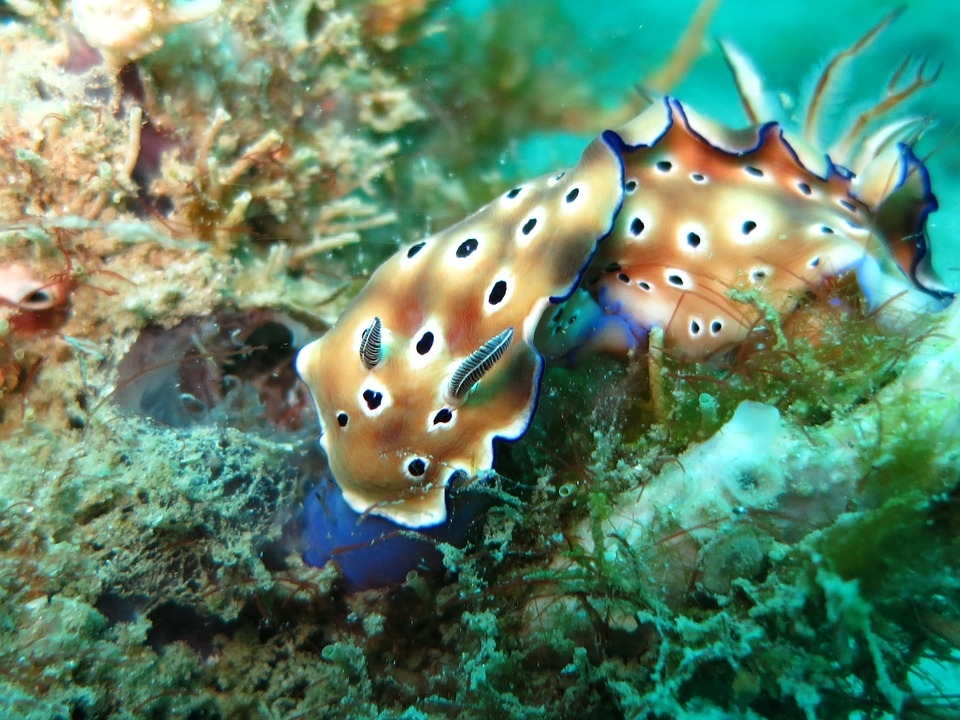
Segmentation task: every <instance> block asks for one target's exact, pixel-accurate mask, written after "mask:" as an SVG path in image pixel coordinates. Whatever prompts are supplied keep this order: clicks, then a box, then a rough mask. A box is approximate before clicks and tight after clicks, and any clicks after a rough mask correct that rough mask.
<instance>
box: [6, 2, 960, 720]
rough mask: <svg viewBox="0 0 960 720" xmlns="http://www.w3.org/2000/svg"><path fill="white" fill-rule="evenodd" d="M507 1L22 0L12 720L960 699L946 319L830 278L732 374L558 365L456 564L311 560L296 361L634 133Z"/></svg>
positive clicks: (957, 461)
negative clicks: (437, 236) (356, 304)
mask: <svg viewBox="0 0 960 720" xmlns="http://www.w3.org/2000/svg"><path fill="white" fill-rule="evenodd" d="M709 4H710V3H705V5H709ZM510 5H511V4H510V3H499V4H498V3H494V4H493V10H492V11H490V12H488V13H486V14H485V15H484V16H483V17H482V18H481V19H480V20H477V19H471V18H469V17H466V16H459V15H455V14H454V15H451V11H450V9H449V8H446V7H444V4H443V3H439V2H430V0H351V1H349V2H347V1H344V2H335V1H334V0H281V1H279V2H271V1H268V0H244V2H242V3H239V2H238V3H219V2H216V0H213V1H210V0H193V1H183V0H136V2H133V3H123V2H103V3H93V2H87V1H85V0H75V1H73V2H71V1H68V0H62V1H60V2H54V3H40V2H33V1H32V0H16V1H12V2H8V3H7V4H6V5H5V6H4V7H3V8H0V72H2V75H3V80H2V82H0V99H2V102H0V176H2V177H3V183H2V184H0V712H2V713H3V714H4V716H5V717H9V718H107V717H110V718H113V717H117V718H122V717H131V718H133V717H136V718H145V717H146V718H165V717H183V716H186V717H191V718H228V717H229V718H245V717H249V718H254V717H257V718H259V717H290V718H293V717H301V716H313V715H319V716H322V717H345V718H389V717H396V718H409V719H410V720H413V719H419V718H448V717H458V718H486V717H491V716H496V717H509V718H526V717H544V716H546V717H584V716H587V715H595V716H597V717H612V718H616V717H624V718H626V717H630V718H641V717H649V718H683V717H690V718H692V717H699V718H702V717H718V718H719V717H744V718H802V719H804V720H808V719H810V718H830V717H855V718H874V717H877V718H879V717H911V718H950V717H955V716H956V715H957V714H958V712H960V567H958V565H960V401H958V392H960V391H958V388H960V309H958V306H957V304H956V303H955V304H954V305H953V306H952V307H951V309H950V310H949V311H947V312H946V313H942V314H940V315H933V316H930V317H929V318H927V319H924V320H923V321H922V322H919V323H917V324H916V325H915V326H913V327H912V328H910V329H909V330H907V331H905V332H900V331H897V332H891V331H890V330H888V329H885V328H884V327H882V326H881V325H880V324H878V323H877V322H875V319H874V318H873V317H872V316H871V314H870V313H869V312H868V311H866V310H864V309H863V308H860V307H858V306H857V303H856V302H855V301H853V300H850V299H849V298H847V297H844V296H843V295H842V293H843V292H844V289H842V288H841V289H839V290H838V296H836V297H834V298H832V300H834V301H835V302H833V303H832V304H831V303H830V302H827V303H824V307H832V308H834V309H835V308H837V307H840V308H841V310H837V311H836V312H833V311H826V312H824V313H823V315H821V316H817V317H815V318H811V317H809V316H806V315H803V314H801V315H800V316H798V318H797V320H796V322H797V323H808V327H801V328H800V330H799V331H797V329H796V328H794V333H795V335H794V338H795V339H794V340H792V341H791V344H790V345H789V347H777V348H775V349H771V347H769V346H768V347H766V348H762V347H759V346H750V347H748V348H745V349H744V351H743V352H741V353H739V354H738V355H737V357H736V358H735V359H734V361H733V362H732V363H731V364H730V365H728V366H722V365H719V364H717V363H713V362H693V361H685V360H683V359H681V358H677V357H672V356H670V355H669V354H667V355H663V356H657V355H656V354H655V353H654V354H652V355H651V356H649V357H647V356H644V357H639V356H638V357H635V358H634V359H633V360H632V361H631V362H630V363H629V364H628V365H627V366H626V368H624V365H623V364H621V363H617V362H615V361H613V360H612V359H610V358H606V357H597V358H594V359H592V360H591V361H589V362H585V363H582V364H581V365H579V366H577V367H575V368H567V367H559V366H556V367H550V368H549V369H548V370H547V371H546V373H545V377H544V387H543V393H542V396H541V401H540V410H539V412H538V415H537V417H536V419H535V421H534V424H533V426H532V427H531V429H530V432H529V434H528V435H527V437H525V438H524V439H523V440H521V441H520V442H518V443H516V444H513V445H510V446H505V445H504V446H501V447H499V448H498V463H497V466H496V473H495V474H493V475H491V477H489V478H486V482H483V483H475V484H474V485H472V486H471V487H470V488H468V490H469V491H471V492H473V493H475V494H477V495H478V496H480V497H481V498H482V503H483V504H484V505H489V510H488V512H487V513H486V516H485V520H484V522H483V523H481V525H480V527H478V528H476V529H474V531H473V535H472V536H471V541H470V542H469V543H468V544H467V546H466V547H465V548H461V547H457V546H454V545H453V544H449V543H446V542H440V543H438V544H437V548H436V549H437V556H438V558H439V561H440V562H441V563H442V565H443V568H442V570H441V571H439V572H436V573H433V574H422V575H421V574H417V573H410V574H409V575H408V576H407V578H406V579H405V580H404V581H403V582H402V583H399V584H395V585H393V586H391V587H388V588H382V589H374V590H366V591H362V592H348V587H347V584H346V583H345V580H344V578H343V577H342V574H341V573H340V571H339V570H338V568H337V567H336V565H335V564H329V565H327V566H326V567H319V568H317V567H310V566H309V565H308V564H307V563H305V562H304V560H303V552H304V549H305V548H304V540H303V529H302V527H301V519H300V511H301V509H302V506H303V504H304V502H305V500H306V498H307V496H308V492H309V490H310V488H312V487H313V486H314V485H315V484H316V482H317V478H319V477H321V476H323V475H324V473H325V472H326V470H327V466H326V460H325V458H324V457H323V454H322V453H321V452H320V450H319V448H318V447H317V446H316V430H315V427H316V417H315V411H314V407H313V405H312V401H311V400H310V398H309V395H308V393H307V390H306V388H305V387H304V386H303V385H302V384H301V383H300V382H299V381H298V379H297V378H296V374H295V371H294V366H293V357H294V355H295V353H296V351H297V350H298V349H299V348H300V347H302V346H303V345H305V344H306V343H307V342H308V341H309V340H312V339H315V338H316V337H317V336H319V335H321V334H323V333H324V332H325V331H326V330H328V329H329V328H330V327H331V326H332V325H333V324H334V322H335V321H336V319H337V318H338V316H339V315H340V313H341V311H342V310H343V308H344V307H345V305H346V303H347V302H348V301H349V299H350V298H351V297H352V296H354V295H355V294H356V292H357V291H358V290H359V288H360V287H361V286H362V284H363V282H364V281H365V279H366V278H367V277H368V276H369V274H370V273H371V272H372V270H373V269H374V268H375V267H376V266H377V265H378V264H379V263H380V261H381V260H383V259H384V258H386V257H387V256H389V255H390V254H391V253H392V252H393V251H394V250H395V249H396V248H397V247H398V245H400V244H402V243H406V242H412V241H414V240H416V239H417V238H419V237H420V236H422V235H423V234H424V232H426V231H429V230H432V229H435V228H436V227H442V226H443V225H444V224H446V221H448V220H450V221H452V220H456V219H458V218H459V217H461V216H462V215H463V214H464V213H465V212H466V211H467V210H469V209H470V208H472V207H474V206H478V205H479V204H481V203H483V202H485V201H486V200H488V199H489V197H491V196H492V195H494V194H495V193H496V192H500V191H502V190H504V189H505V188H508V187H509V186H510V185H509V182H508V181H509V180H513V179H516V178H511V177H509V176H508V175H509V173H510V172H511V170H512V166H513V165H514V164H521V162H520V160H518V159H517V156H518V154H519V152H518V150H517V146H516V144H515V143H513V141H512V140H511V139H510V138H516V137H519V136H521V135H523V134H525V133H529V134H531V135H537V134H538V133H539V134H540V135H541V136H542V135H546V136H550V134H551V133H554V132H557V131H561V130H562V131H564V132H568V131H570V129H571V128H576V129H582V128H583V127H584V126H585V125H586V124H588V123H589V120H588V119H585V117H588V116H589V113H587V112H586V111H584V110H572V109H571V108H584V107H590V106H591V105H593V106H595V109H596V111H597V113H600V112H601V110H603V111H604V112H607V111H609V110H610V107H609V105H608V104H605V102H604V101H603V100H602V99H597V97H596V96H595V95H593V94H592V92H591V90H590V89H589V84H588V83H585V82H583V81H582V80H580V81H577V82H574V81H572V80H571V78H573V77H575V76H576V72H577V70H578V68H576V67H559V66H558V67H557V68H556V73H555V74H552V75H550V76H549V77H547V75H548V74H545V73H542V72H541V73H539V74H538V72H537V68H538V67H541V68H542V67H543V66H542V65H538V64H537V63H538V62H539V63H542V62H548V63H550V62H554V61H555V60H556V58H557V57H561V56H562V55H563V51H564V50H565V46H566V45H568V44H569V43H570V42H572V40H571V38H572V37H575V32H576V27H575V24H574V23H572V22H571V21H568V20H565V19H564V18H562V17H559V16H556V17H555V16H553V15H552V14H550V13H546V12H544V8H546V10H547V11H552V10H553V6H552V4H551V3H532V4H531V5H530V11H529V12H530V13H531V17H536V18H538V19H537V20H536V22H539V23H543V24H544V26H550V25H551V24H552V25H553V26H555V27H556V28H557V32H556V33H555V34H554V35H553V38H554V40H553V41H552V44H551V43H550V42H547V41H542V40H541V41H540V42H544V43H546V44H544V46H543V49H542V53H543V54H542V55H540V56H539V57H538V59H537V61H536V62H535V61H534V60H530V59H528V58H527V55H528V53H529V50H530V42H531V41H530V40H529V38H528V39H526V40H523V39H516V40H511V37H513V36H514V35H516V33H514V32H513V29H514V28H515V27H516V23H517V22H518V19H517V12H518V10H517V7H509V6H510ZM131 8H132V9H133V10H135V11H136V13H135V15H134V16H131V15H126V14H125V13H128V12H133V10H131ZM534 9H536V10H534ZM98 13H101V14H98ZM136 18H139V21H138V20H136ZM471 23H477V24H476V25H472V24H471ZM118 28H119V29H118ZM95 29H96V30H103V29H108V30H111V32H108V33H98V32H96V30H95ZM862 29H863V28H859V27H858V28H856V30H857V31H860V30H862ZM898 32H899V33H900V34H904V33H906V34H908V32H906V31H904V30H902V29H901V30H899V31H898ZM125 33H127V34H125ZM498 48H499V49H500V50H501V52H500V54H498V55H496V57H495V61H494V62H490V63H487V62H486V60H485V58H486V57H490V56H491V53H495V51H497V49H498ZM826 49H828V48H824V50H826ZM481 50H482V52H481ZM418 64H419V65H418ZM448 66H449V69H448V70H447V71H446V73H445V72H444V67H448ZM417 67H420V68H421V70H420V71H419V72H420V73H421V74H420V75H418V71H417V70H416V68H417ZM423 68H428V71H424V70H423ZM580 69H582V68H580ZM504 78H507V79H504ZM626 92H627V91H626V90H625V91H624V93H625V94H626ZM498 93H499V95H498ZM490 97H501V98H502V104H500V105H498V104H496V103H491V102H490V101H489V99H488V98H490ZM451 135H454V136H462V137H463V139H464V140H463V142H461V143H459V144H454V145H456V147H451V143H450V142H449V140H450V137H451ZM531 142H534V141H531ZM948 142H949V141H948ZM511 143H513V144H511ZM505 157H506V158H507V160H506V161H504V158H505ZM957 167H960V165H957ZM527 169H529V168H527ZM537 169H539V168H537ZM454 173H455V174H456V175H457V176H458V177H459V179H455V180H454V179H451V175H452V174H454ZM945 180H946V182H945V184H946V183H948V182H949V179H945ZM940 214H941V215H944V214H947V215H951V216H953V215H955V214H956V208H955V207H952V206H948V205H946V204H944V206H943V208H942V209H941V211H940ZM935 235H936V236H937V237H936V238H935V239H937V240H939V239H941V238H940V237H939V236H940V233H935Z"/></svg>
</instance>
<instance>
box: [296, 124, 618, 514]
mask: <svg viewBox="0 0 960 720" xmlns="http://www.w3.org/2000/svg"><path fill="white" fill-rule="evenodd" d="M521 187H522V190H521V192H520V193H519V194H518V195H516V196H515V197H513V198H511V197H510V193H506V194H504V195H503V196H501V197H499V198H497V199H496V200H494V201H493V202H492V203H490V204H489V205H487V206H486V207H484V208H483V209H481V210H480V211H479V212H477V213H476V214H474V215H472V216H471V217H469V218H467V219H466V220H463V221H462V222H460V223H458V224H456V225H454V226H453V227H451V228H449V229H447V230H445V231H443V232H441V233H439V234H437V235H434V236H432V237H429V238H427V239H426V240H425V244H424V245H423V247H422V248H421V249H420V250H419V251H416V252H415V254H413V256H412V257H410V252H411V247H405V248H402V249H401V250H400V251H399V252H398V253H397V254H396V255H394V256H393V257H392V258H391V259H389V260H388V261H387V262H386V263H384V264H383V265H382V266H381V267H380V268H378V269H377V271H376V272H375V273H374V274H373V276H372V277H371V278H370V281H369V283H368V284H367V286H366V287H365V288H364V289H363V290H362V291H361V292H360V294H359V295H357V297H356V298H355V299H354V300H353V302H352V303H351V304H350V306H349V307H348V309H347V310H346V311H345V312H344V314H343V316H342V317H341V319H340V321H339V322H338V323H337V325H336V326H335V327H334V328H333V329H331V330H330V331H329V332H328V333H327V334H326V335H324V336H323V337H322V338H320V339H319V340H317V341H316V342H313V343H311V344H310V345H308V346H307V347H305V348H304V349H303V350H302V351H301V353H300V355H299V356H298V358H297V368H298V371H299V372H300V375H301V377H302V378H303V379H304V381H305V382H306V383H307V385H308V386H309V387H310V390H311V392H312V393H313V395H314V399H315V401H316V404H317V409H318V411H319V414H320V423H321V430H322V437H321V444H322V446H323V448H324V449H325V450H326V452H327V456H328V459H329V462H330V469H331V471H332V473H333V475H334V477H335V478H336V480H337V482H338V483H339V484H340V486H341V488H342V489H343V492H344V497H345V498H346V500H347V502H348V503H349V504H350V506H351V507H353V508H354V509H355V510H357V511H359V512H366V511H369V512H371V513H375V514H378V515H382V516H384V517H387V518H390V519H392V520H394V521H395V522H397V523H399V524H401V525H406V526H410V527H423V526H427V525H433V524H436V523H440V522H442V521H443V520H444V519H445V517H446V509H445V498H444V491H445V487H446V485H447V483H448V482H449V480H450V479H451V476H452V475H453V474H454V473H456V472H457V471H462V472H464V473H466V475H467V476H473V475H476V474H477V473H479V472H480V471H483V470H486V469H489V468H490V467H491V465H492V463H493V441H494V439H495V438H497V437H501V438H508V439H513V438H516V437H518V436H520V435H521V434H522V433H523V432H524V430H525V429H526V427H527V425H528V423H529V420H530V415H531V413H532V412H533V406H534V403H535V399H536V392H537V384H538V382H539V373H540V359H539V356H538V354H537V352H536V351H535V350H534V348H533V346H532V344H531V341H532V337H533V333H534V330H535V328H536V326H537V323H538V322H539V320H540V316H541V315H542V314H543V312H544V309H545V308H546V307H547V305H548V304H549V301H550V298H551V297H555V296H562V295H566V294H567V293H569V292H570V291H571V290H572V289H573V288H574V287H575V286H576V284H577V282H578V279H579V276H580V273H581V272H582V270H583V268H584V267H585V265H586V264H587V262H588V260H589V258H590V257H591V256H592V254H593V253H594V251H595V249H596V246H597V242H598V241H599V239H600V238H601V237H602V236H603V235H604V233H606V232H607V230H608V229H609V227H610V223H611V219H612V217H613V215H614V213H615V211H616V208H617V207H618V205H619V203H620V199H621V193H622V181H621V169H620V163H619V161H618V160H617V158H616V156H615V154H614V153H613V151H612V150H611V149H610V148H609V147H608V146H607V145H606V144H605V143H604V142H603V140H601V139H598V140H596V141H594V142H593V143H592V144H591V145H590V146H589V147H588V148H587V149H586V151H585V152H584V154H583V156H582V158H581V160H580V163H579V164H578V165H577V166H576V167H575V168H574V169H573V170H571V171H569V172H567V173H566V174H564V175H562V176H561V177H559V179H557V176H556V175H552V176H548V177H544V178H540V179H539V180H536V181H533V182H531V183H527V184H525V185H523V186H521ZM574 189H576V191H577V192H576V193H575V195H576V197H575V198H573V199H572V200H570V201H568V200H567V198H568V196H570V193H571V190H574ZM531 218H535V219H536V224H535V227H534V228H533V230H532V231H531V232H530V233H529V234H525V233H524V232H523V228H524V226H526V225H527V224H528V222H529V221H530V219H531ZM471 238H472V239H475V240H476V241H477V247H476V250H475V251H473V252H472V253H471V254H469V255H468V256H467V257H463V258H460V257H458V256H457V251H458V248H460V247H461V245H462V244H463V243H464V242H465V241H466V240H468V239H471ZM499 280H503V281H504V282H506V283H507V291H506V294H505V296H504V297H503V299H502V300H501V301H500V302H498V303H496V304H492V303H491V302H490V296H491V291H492V290H493V288H494V285H495V283H496V282H497V281H499ZM375 317H379V318H380V319H381V321H382V322H383V347H384V357H383V360H382V361H381V362H380V363H379V364H378V365H377V366H375V367H373V368H372V369H367V368H366V367H364V365H363V363H362V362H361V360H360V356H359V352H358V349H359V346H360V338H361V336H362V333H363V331H364V329H365V328H367V327H368V326H369V325H370V324H371V323H372V322H373V319H374V318H375ZM510 327H513V328H514V331H515V336H514V340H513V342H512V344H511V345H510V347H509V348H508V349H507V351H506V352H505V354H504V355H503V357H502V358H501V359H500V360H499V361H498V362H497V363H496V364H495V365H494V367H493V368H492V370H490V371H489V372H488V373H487V374H486V375H485V376H484V377H483V379H482V380H481V381H480V382H479V383H478V384H477V385H476V387H475V388H474V389H473V391H472V392H470V393H468V394H467V395H466V396H465V397H464V398H461V399H457V398H452V397H449V396H448V393H447V386H448V383H449V381H450V378H451V377H452V375H453V373H454V372H455V371H456V369H457V367H458V366H459V365H460V364H461V363H462V362H463V361H464V359H466V358H467V357H468V356H469V355H470V354H471V353H472V352H474V351H475V350H477V349H478V348H479V347H480V346H481V345H482V344H483V343H485V342H486V341H488V340H490V339H491V338H493V337H495V336H496V335H498V334H499V333H501V332H503V331H504V330H506V329H507V328H510ZM426 331H430V332H432V333H433V336H434V342H433V346H432V348H431V349H430V351H429V352H427V353H426V354H425V355H421V354H419V353H418V352H417V348H416V346H417V343H418V342H419V341H420V340H422V338H423V333H424V332H426ZM367 389H371V390H374V391H375V392H381V393H382V394H383V396H384V399H383V401H382V404H381V405H380V407H379V408H377V410H376V411H372V412H371V411H369V410H368V407H367V403H366V402H365V400H364V399H363V397H362V393H363V391H364V390H367ZM444 408H446V409H449V410H450V411H451V413H452V415H453V419H452V420H451V421H450V422H446V423H443V422H440V423H435V422H434V419H435V418H436V416H437V413H438V412H440V411H442V410H443V409H444ZM340 413H346V415H347V416H348V421H347V424H346V426H344V427H341V426H340V423H339V422H338V419H337V418H338V415H339V414H340ZM416 459H421V460H422V461H424V463H425V464H426V470H425V472H424V473H423V474H422V475H420V476H418V477H414V476H413V475H411V474H410V472H409V464H410V463H411V461H415V460H416Z"/></svg>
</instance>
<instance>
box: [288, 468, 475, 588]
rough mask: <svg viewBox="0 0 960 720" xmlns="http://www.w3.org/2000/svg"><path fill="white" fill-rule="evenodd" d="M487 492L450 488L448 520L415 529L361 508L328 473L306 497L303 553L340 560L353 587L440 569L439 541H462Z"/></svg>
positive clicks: (312, 558)
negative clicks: (347, 498)
mask: <svg viewBox="0 0 960 720" xmlns="http://www.w3.org/2000/svg"><path fill="white" fill-rule="evenodd" d="M451 496H452V497H451ZM487 497H488V496H486V495H484V494H482V493H479V492H471V491H469V490H463V489H457V490H455V491H448V494H447V518H448V519H447V522H445V523H443V524H441V525H437V526H434V527H427V528H418V529H416V530H411V529H409V528H405V527H402V526H400V525H397V524H396V523H393V522H391V521H390V520H387V519H386V518H382V517H379V516H376V515H370V514H367V515H361V514H360V513H357V512H356V511H355V510H353V509H352V508H351V507H350V506H349V505H347V503H346V501H345V500H344V499H343V493H342V492H341V490H340V488H339V487H337V485H336V483H334V482H333V481H332V480H330V479H329V478H324V479H323V480H322V481H321V482H320V483H319V484H318V485H317V486H316V487H314V488H313V489H312V490H311V491H310V493H309V494H308V495H307V498H306V500H305V501H304V507H303V528H304V529H303V536H304V542H305V544H306V547H307V549H306V550H305V551H304V553H303V559H304V561H305V562H306V563H307V564H308V565H313V566H315V567H322V566H323V565H326V564H327V562H329V561H330V560H333V561H334V562H336V563H337V565H338V566H339V567H340V570H341V572H342V575H343V583H344V587H345V589H346V590H347V591H348V592H356V591H359V590H370V589H373V588H382V587H388V586H390V585H396V584H399V583H401V582H403V581H404V579H406V577H407V574H408V573H409V572H410V571H411V570H413V571H417V572H428V573H429V572H438V571H440V570H442V569H443V555H442V553H441V552H440V550H439V549H438V548H437V544H438V543H448V544H451V545H454V546H456V547H463V546H464V545H465V544H466V541H467V538H468V536H469V532H470V529H471V524H472V520H473V519H474V518H475V517H476V516H478V515H480V514H481V513H480V510H481V509H482V508H483V507H484V506H486V505H487V504H488V502H487Z"/></svg>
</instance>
